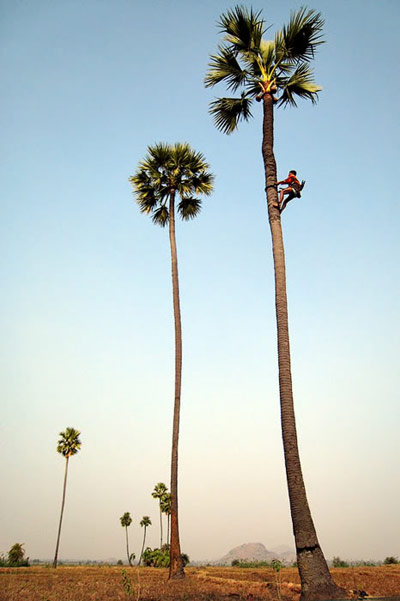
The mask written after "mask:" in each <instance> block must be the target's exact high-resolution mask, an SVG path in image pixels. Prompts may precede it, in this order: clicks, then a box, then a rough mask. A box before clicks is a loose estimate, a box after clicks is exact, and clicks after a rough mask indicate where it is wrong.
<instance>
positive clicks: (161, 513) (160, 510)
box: [160, 498, 162, 549]
mask: <svg viewBox="0 0 400 601" xmlns="http://www.w3.org/2000/svg"><path fill="white" fill-rule="evenodd" d="M161 547H162V511H161V498H160V549H161Z"/></svg>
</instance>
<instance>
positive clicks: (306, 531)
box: [262, 94, 344, 601]
mask: <svg viewBox="0 0 400 601" xmlns="http://www.w3.org/2000/svg"><path fill="white" fill-rule="evenodd" d="M263 108H264V114H263V142H262V155H263V160H264V168H265V186H266V187H265V190H266V194H267V201H268V217H269V224H270V228H271V236H272V251H273V259H274V270H275V306H276V321H277V333H278V366H279V394H280V404H281V425H282V438H283V448H284V456H285V466H286V478H287V484H288V492H289V501H290V511H291V516H292V524H293V533H294V538H295V544H296V554H297V565H298V568H299V573H300V579H301V596H300V601H318V600H323V599H338V598H339V597H341V596H343V595H344V591H343V590H342V589H340V588H339V587H338V586H336V584H335V583H334V581H333V579H332V576H331V575H330V572H329V569H328V565H327V563H326V560H325V557H324V555H323V552H322V550H321V547H320V545H319V543H318V538H317V533H316V531H315V527H314V523H313V520H312V517H311V512H310V508H309V506H308V501H307V496H306V490H305V486H304V481H303V474H302V470H301V464H300V456H299V450H298V444H297V433H296V419H295V413H294V405H293V391H292V374H291V366H290V345H289V326H288V310H287V296H286V268H285V251H284V246H283V236H282V227H281V217H280V212H279V209H278V208H277V203H278V191H277V188H276V182H277V173H276V162H275V156H274V149H273V146H274V113H273V99H272V96H271V94H265V95H264V98H263Z"/></svg>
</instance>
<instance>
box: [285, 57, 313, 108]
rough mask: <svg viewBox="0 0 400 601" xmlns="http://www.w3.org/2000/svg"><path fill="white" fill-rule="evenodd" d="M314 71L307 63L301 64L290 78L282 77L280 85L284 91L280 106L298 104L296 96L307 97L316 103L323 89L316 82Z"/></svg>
mask: <svg viewBox="0 0 400 601" xmlns="http://www.w3.org/2000/svg"><path fill="white" fill-rule="evenodd" d="M313 77H314V76H313V72H312V70H311V69H309V68H308V66H307V64H305V63H302V64H301V65H299V66H298V67H297V68H296V70H295V72H294V73H293V74H292V75H291V77H289V78H280V79H279V81H278V86H279V88H280V89H281V91H282V95H281V97H280V98H279V104H278V106H282V105H285V106H286V105H292V106H297V103H296V99H295V97H296V96H298V97H300V98H307V99H309V100H311V102H313V103H316V102H317V100H318V92H320V91H321V90H322V88H321V87H320V86H318V85H317V84H316V83H315V82H314V78H313Z"/></svg>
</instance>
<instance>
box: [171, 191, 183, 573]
mask: <svg viewBox="0 0 400 601" xmlns="http://www.w3.org/2000/svg"><path fill="white" fill-rule="evenodd" d="M169 241H170V245H171V267H172V293H173V304H174V322H175V403H174V420H173V428H172V454H171V545H170V551H169V552H170V564H169V578H184V577H185V572H184V570H183V564H182V558H181V547H180V542H179V524H178V441H179V414H180V405H181V381H182V326H181V310H180V304H179V278H178V257H177V251H176V239H175V190H172V191H171V194H170V206H169Z"/></svg>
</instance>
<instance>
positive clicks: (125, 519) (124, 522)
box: [119, 511, 132, 528]
mask: <svg viewBox="0 0 400 601" xmlns="http://www.w3.org/2000/svg"><path fill="white" fill-rule="evenodd" d="M119 519H120V522H121V526H122V527H123V528H127V527H128V526H130V525H131V524H132V518H131V514H130V513H129V511H126V512H125V513H124V515H123V516H122V517H121V518H119Z"/></svg>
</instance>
